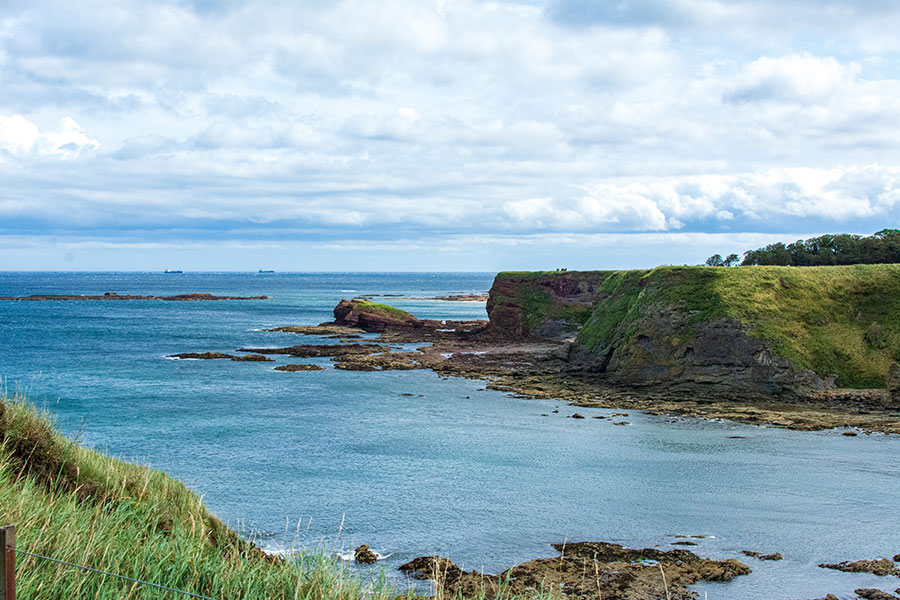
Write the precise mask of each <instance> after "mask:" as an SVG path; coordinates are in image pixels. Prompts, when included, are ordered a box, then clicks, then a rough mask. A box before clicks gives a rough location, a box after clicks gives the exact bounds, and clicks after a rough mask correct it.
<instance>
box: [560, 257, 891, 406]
mask: <svg viewBox="0 0 900 600" xmlns="http://www.w3.org/2000/svg"><path fill="white" fill-rule="evenodd" d="M598 298H599V299H598V302H597V304H596V305H595V307H594V311H593V314H592V316H591V318H590V319H589V320H588V321H587V323H586V324H585V326H584V327H583V329H582V330H581V332H580V334H579V337H578V342H579V343H580V344H583V345H585V346H587V347H589V348H594V347H596V346H598V345H605V344H608V343H610V342H611V341H612V340H614V339H616V338H617V337H619V336H625V337H626V338H627V336H628V335H630V334H634V333H635V332H636V331H637V329H638V328H639V326H640V320H641V317H642V316H643V315H645V314H648V312H649V311H652V310H657V311H658V310H659V309H660V308H661V307H674V308H676V309H678V310H682V311H686V312H687V313H688V315H689V316H690V319H691V320H692V321H694V322H700V321H708V320H712V319H717V318H723V317H732V318H735V319H738V320H740V321H741V322H742V323H743V324H744V325H746V326H747V328H748V333H749V334H750V335H752V336H753V337H756V338H758V339H760V340H766V341H767V342H768V343H769V345H770V347H771V348H772V350H773V351H775V352H776V353H777V354H779V355H781V356H784V357H786V358H788V359H790V360H791V361H792V362H794V364H795V365H798V366H800V367H804V368H811V369H812V370H814V371H815V372H816V373H819V374H820V375H828V374H835V375H837V376H838V384H839V385H841V386H845V387H860V388H867V387H883V386H884V377H885V373H887V370H888V367H889V366H890V364H891V363H892V362H894V361H897V360H900V265H855V266H840V267H806V268H797V267H738V268H722V267H659V268H657V269H652V270H649V271H617V272H613V273H610V274H608V276H607V277H606V279H605V280H604V282H603V284H602V285H601V286H600V288H599V290H598Z"/></svg>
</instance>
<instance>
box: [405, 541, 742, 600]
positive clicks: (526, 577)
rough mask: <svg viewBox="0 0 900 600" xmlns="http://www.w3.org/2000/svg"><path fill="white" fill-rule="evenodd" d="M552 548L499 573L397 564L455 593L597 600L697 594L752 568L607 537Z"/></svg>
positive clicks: (438, 560)
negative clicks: (537, 593)
mask: <svg viewBox="0 0 900 600" xmlns="http://www.w3.org/2000/svg"><path fill="white" fill-rule="evenodd" d="M553 547H554V548H555V549H556V550H558V551H559V552H560V553H561V556H559V557H556V558H541V559H536V560H532V561H528V562H526V563H522V564H520V565H517V566H515V567H513V568H511V569H509V570H507V571H504V572H503V573H500V574H498V575H487V574H484V573H482V572H480V571H464V570H463V569H462V568H460V567H459V566H457V565H455V564H454V563H453V562H452V561H450V560H449V559H447V558H444V557H441V556H422V557H419V558H416V559H414V560H412V561H410V562H408V563H406V564H404V565H402V566H400V567H399V569H400V570H401V571H403V572H405V573H407V574H408V575H410V576H411V577H414V578H417V579H432V580H434V581H435V582H436V583H437V585H438V586H440V589H441V593H443V594H450V595H453V596H455V595H460V596H463V597H478V596H488V597H494V596H497V595H503V596H504V597H505V596H507V595H510V596H517V595H524V594H528V593H529V592H534V590H541V589H543V590H554V591H556V590H558V591H559V592H561V593H562V595H564V596H565V597H570V598H597V599H598V600H599V599H600V598H603V599H607V600H609V599H618V600H639V599H640V600H646V599H647V598H670V599H671V600H688V599H691V598H693V597H694V596H693V594H692V593H691V592H690V590H688V589H687V587H686V586H688V585H691V584H694V583H697V582H698V581H730V580H732V579H734V578H735V577H738V576H740V575H746V574H748V573H750V568H749V567H748V566H747V565H745V564H743V563H741V562H739V561H737V560H734V559H728V560H723V561H715V560H711V559H708V558H701V557H699V556H697V555H696V554H693V553H692V552H689V551H688V550H669V551H662V550H657V549H655V548H645V549H642V550H633V549H629V548H623V547H622V546H620V545H618V544H609V543H605V542H579V543H574V544H554V545H553ZM498 592H502V594H498Z"/></svg>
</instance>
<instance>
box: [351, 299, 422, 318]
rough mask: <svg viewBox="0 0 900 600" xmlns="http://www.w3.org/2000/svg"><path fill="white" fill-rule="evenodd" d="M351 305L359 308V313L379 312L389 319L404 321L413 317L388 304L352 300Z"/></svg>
mask: <svg viewBox="0 0 900 600" xmlns="http://www.w3.org/2000/svg"><path fill="white" fill-rule="evenodd" d="M353 303H354V304H355V305H356V306H357V307H359V310H360V311H361V312H380V313H383V314H385V315H388V316H390V317H391V318H394V319H398V320H401V321H402V320H406V319H412V318H414V317H413V315H411V314H410V313H408V312H406V311H405V310H401V309H399V308H396V307H394V306H391V305H390V304H378V303H377V302H371V301H369V300H361V299H359V298H356V299H354V300H353Z"/></svg>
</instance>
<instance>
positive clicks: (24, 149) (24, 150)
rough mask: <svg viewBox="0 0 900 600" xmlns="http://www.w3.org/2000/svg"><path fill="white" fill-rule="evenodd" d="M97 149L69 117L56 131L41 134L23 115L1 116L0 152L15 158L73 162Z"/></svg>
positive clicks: (61, 121) (63, 120)
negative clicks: (28, 157) (4, 151)
mask: <svg viewBox="0 0 900 600" xmlns="http://www.w3.org/2000/svg"><path fill="white" fill-rule="evenodd" d="M99 146H100V143H99V142H98V141H97V140H95V139H91V138H89V137H88V136H87V134H85V132H84V131H83V130H82V129H81V127H79V126H78V123H76V122H75V121H74V120H73V119H72V118H71V117H64V118H62V119H60V121H59V122H58V123H57V124H56V126H55V127H53V128H52V129H48V130H46V131H44V132H43V133H42V132H41V131H40V130H39V129H38V127H37V126H36V125H35V124H34V123H32V122H31V121H29V120H28V119H26V118H25V117H23V116H22V115H13V116H11V117H5V116H3V115H0V149H2V150H6V151H7V152H8V153H10V154H12V155H14V156H19V157H23V156H34V157H40V156H56V157H59V158H61V159H73V158H78V157H80V156H83V155H87V154H90V153H92V152H93V151H94V150H96V149H97V148H99Z"/></svg>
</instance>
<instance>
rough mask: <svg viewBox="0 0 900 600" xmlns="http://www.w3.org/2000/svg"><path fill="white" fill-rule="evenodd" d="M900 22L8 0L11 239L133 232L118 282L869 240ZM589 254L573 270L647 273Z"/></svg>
mask: <svg viewBox="0 0 900 600" xmlns="http://www.w3.org/2000/svg"><path fill="white" fill-rule="evenodd" d="M898 25H900V9H898V8H897V6H896V3H893V2H886V1H876V0H872V1H868V2H849V1H847V2H844V1H841V2H838V1H826V2H824V3H822V2H816V3H814V2H811V1H807V0H787V1H781V2H777V3H776V2H774V1H772V2H769V1H768V0H766V1H763V2H749V1H746V2H744V1H730V2H725V1H724V0H721V1H720V0H704V1H702V2H687V1H685V2H681V1H675V2H658V1H656V0H643V1H637V0H633V1H630V2H617V3H596V2H584V1H582V0H566V1H553V0H548V1H547V2H542V1H525V0H522V1H521V2H516V1H505V2H479V1H474V0H459V1H456V2H446V1H443V0H434V1H426V2H420V1H412V0H390V1H387V2H382V3H377V4H372V3H367V2H361V1H352V0H351V1H341V2H334V3H297V5H296V6H294V5H293V4H285V3H280V2H267V1H261V0H257V1H252V2H251V1H244V0H232V1H230V2H226V3H205V2H187V1H179V2H174V1H173V2H136V1H133V0H121V1H119V2H116V3H113V4H112V5H110V4H109V3H99V2H95V1H94V0H86V1H85V2H82V3H76V4H71V3H62V2H58V1H50V0H37V1H33V2H28V3H26V2H20V1H19V0H13V1H11V2H7V3H4V5H3V6H0V177H2V178H3V181H4V185H3V186H2V188H0V236H3V237H4V238H5V239H6V240H7V241H10V240H15V241H16V243H17V244H20V245H23V244H24V240H26V239H27V240H29V244H28V247H29V248H43V249H44V250H43V251H40V252H39V251H38V250H34V252H33V253H32V254H31V255H30V256H32V258H31V259H30V262H28V261H25V262H26V263H27V265H30V266H32V267H34V268H54V265H55V266H56V267H57V268H66V267H67V266H70V263H65V262H63V263H60V264H56V263H57V262H59V260H60V256H62V254H60V253H59V252H57V251H56V250H54V248H56V247H57V246H54V243H55V242H54V240H55V241H58V240H67V241H66V242H65V243H66V244H75V246H72V247H76V246H77V245H78V244H87V245H88V246H87V247H91V248H93V249H94V250H95V251H96V252H101V250H102V248H104V247H105V246H104V244H112V245H116V244H130V246H129V247H133V251H134V252H135V254H134V255H133V256H131V255H130V256H131V258H129V260H131V261H133V262H131V263H129V264H123V265H121V266H120V267H119V268H131V267H133V268H143V267H147V268H150V267H153V268H155V263H154V262H153V261H154V260H156V259H154V258H153V251H154V250H153V249H154V248H156V249H159V248H160V247H182V248H194V247H196V245H197V244H200V245H203V244H206V247H209V248H213V247H215V248H217V249H218V250H217V251H216V252H210V253H209V257H214V256H219V257H221V259H220V261H221V263H217V262H216V260H217V259H215V258H204V259H203V261H201V262H197V263H196V264H197V267H198V268H228V265H229V264H232V261H231V260H230V258H229V252H227V251H222V250H221V248H223V247H232V248H233V249H234V250H233V252H232V253H231V255H234V254H236V253H238V252H240V249H239V246H240V244H250V245H253V247H263V246H265V247H268V248H271V249H272V250H271V251H272V252H273V253H277V248H278V247H279V246H278V245H279V244H282V243H290V244H313V245H318V246H319V247H325V246H328V247H329V248H331V249H332V250H333V251H334V252H335V253H336V254H341V252H346V253H347V255H349V254H350V253H352V248H353V247H354V244H358V243H366V244H369V243H371V244H374V245H375V246H374V247H375V248H376V250H373V251H374V252H376V253H377V248H379V247H380V248H384V256H385V257H387V258H389V259H390V260H391V261H396V262H394V263H391V268H398V269H403V268H408V267H409V268H411V265H412V262H410V261H409V260H408V259H404V258H403V255H402V253H394V252H393V251H390V250H389V248H391V247H393V246H391V244H394V245H396V244H397V243H398V241H399V240H404V241H405V242H404V243H410V244H414V245H416V244H418V245H421V247H426V248H427V247H433V248H438V247H441V248H445V247H446V244H451V243H454V240H455V243H458V244H460V245H459V248H458V252H457V256H458V257H459V256H462V255H464V254H465V252H466V248H467V247H468V248H471V249H472V250H471V252H472V253H476V254H477V253H478V252H481V253H486V254H490V253H491V252H492V251H491V249H490V248H491V245H490V243H488V241H486V240H490V239H494V240H497V241H496V244H497V247H499V246H500V245H501V244H506V243H508V242H509V240H520V241H522V242H523V244H524V243H525V241H526V240H527V241H528V243H527V244H525V245H524V246H523V247H528V248H535V250H534V252H535V255H540V253H541V252H542V251H541V250H540V248H538V247H536V246H535V245H534V244H535V243H537V242H536V240H538V241H541V243H543V244H545V246H544V248H545V250H546V251H548V252H549V251H550V248H551V247H552V248H555V250H553V252H557V254H555V255H553V256H554V259H555V260H556V259H558V260H557V262H560V261H562V260H563V259H564V258H566V257H568V256H572V254H571V252H566V251H564V250H561V249H560V248H562V246H560V245H559V244H553V243H552V242H551V241H549V240H551V239H552V236H557V238H556V239H563V236H576V238H577V239H580V240H581V241H582V243H585V244H594V245H595V246H596V245H597V244H599V242H598V241H597V238H594V237H590V236H596V235H601V236H603V235H605V236H607V237H609V238H610V239H613V238H612V237H610V236H621V235H622V234H625V235H626V237H625V238H624V239H619V238H616V239H619V242H618V244H620V245H621V244H625V245H629V244H630V245H631V246H633V247H635V248H637V247H639V246H640V245H641V244H645V243H646V240H647V239H648V238H647V237H646V236H648V235H656V234H665V235H671V236H674V237H672V238H670V240H672V241H671V243H672V244H673V245H677V244H678V243H677V242H676V241H674V240H678V239H681V240H683V244H682V246H683V247H684V248H690V249H691V250H690V251H691V252H694V253H696V254H695V255H694V254H690V255H688V254H683V255H682V254H678V256H679V257H680V259H681V260H684V261H691V260H694V261H701V260H702V259H703V258H704V257H705V253H707V251H709V250H715V251H720V250H728V248H721V246H719V247H716V248H713V247H712V243H713V241H715V243H720V238H717V237H713V238H703V237H702V236H703V235H712V236H724V237H723V238H722V239H734V240H736V239H751V238H738V237H736V236H738V235H751V236H756V237H753V238H752V239H754V240H765V241H770V238H769V236H778V235H781V236H784V237H783V239H786V240H791V239H793V238H794V237H795V236H798V235H799V236H804V235H809V236H812V235H815V234H817V233H821V232H825V231H850V232H863V233H864V232H869V233H871V232H872V231H875V230H878V229H881V228H884V227H895V226H897V225H898V216H900V207H898V206H897V200H898V195H900V191H898V189H897V188H898V185H900V184H898V183H896V182H897V179H898V172H900V147H898V144H897V142H896V140H897V139H900V69H898V67H897V65H898V64H900V62H898V61H897V59H898V53H900V42H897V38H896V35H895V34H894V32H895V31H896V30H897V26H898ZM23 236H24V237H23ZM586 236H587V237H586ZM679 236H681V237H679ZM689 236H694V237H689ZM697 236H700V237H697ZM474 239H477V240H479V241H478V243H477V244H475V243H474V242H472V240H474ZM702 239H708V240H709V244H710V246H708V247H704V246H702V244H701V245H700V246H697V245H696V244H695V242H696V241H697V240H702ZM464 240H469V241H468V242H465V241H464ZM629 240H630V241H629ZM691 240H692V241H691ZM92 244H93V245H92ZM267 244H268V245H267ZM379 244H380V246H379ZM160 245H161V246H160ZM260 245H262V246H260ZM20 247H24V246H20ZM77 247H86V246H77ZM417 247H418V246H417ZM340 248H345V249H346V251H342V250H340ZM475 248H477V250H475ZM70 249H71V248H70ZM141 249H143V250H141ZM744 249H747V248H744V247H738V248H733V250H734V251H740V250H744ZM141 251H143V252H144V254H140V252H141ZM110 252H111V253H112V252H114V251H113V250H110ZM260 252H262V251H260ZM460 253H462V254H460ZM676 254H677V253H670V255H671V256H675V255H676ZM97 256H99V254H92V257H93V258H91V260H94V261H95V262H94V263H89V262H85V263H79V266H82V267H84V268H92V267H91V265H92V264H95V265H99V264H101V263H102V264H103V265H106V264H107V263H106V262H103V261H99V259H98V258H97ZM342 256H343V255H342ZM259 258H260V260H262V259H264V258H265V257H264V256H263V255H262V254H261V255H260V257H259ZM0 259H3V263H2V264H0V268H5V269H9V268H16V265H15V264H14V259H13V258H10V257H9V255H6V254H3V253H2V252H0ZM85 260H87V259H85ZM104 260H105V259H104ZM198 260H199V259H198ZM322 260H323V261H325V262H323V263H322V266H321V268H332V266H331V265H329V264H325V263H327V260H325V258H322ZM404 260H406V261H407V262H404ZM460 260H461V261H462V259H460ZM595 260H596V261H597V263H596V264H580V265H569V266H573V267H574V266H580V267H592V266H593V267H602V266H612V267H615V266H639V265H637V264H618V263H616V264H613V263H610V262H606V263H604V262H603V260H605V259H603V258H596V259H595ZM648 260H649V259H648ZM54 261H56V262H54ZM98 261H99V262H98ZM204 261H205V262H204ZM479 261H480V262H479ZM336 262H337V261H336ZM585 262H586V263H587V262H589V259H587V258H586V259H585ZM465 263H466V264H467V265H473V266H475V267H477V266H478V265H479V264H483V265H484V266H485V268H494V267H495V266H496V267H499V268H503V265H494V264H493V263H492V262H491V261H490V260H488V259H487V258H486V257H485V256H481V257H479V256H477V255H466V256H465ZM460 264H462V262H460ZM448 266H449V267H452V265H450V264H449V263H448ZM297 268H298V269H303V268H318V266H317V265H308V264H305V265H298V266H297ZM467 268H470V267H467Z"/></svg>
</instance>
